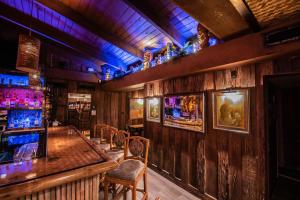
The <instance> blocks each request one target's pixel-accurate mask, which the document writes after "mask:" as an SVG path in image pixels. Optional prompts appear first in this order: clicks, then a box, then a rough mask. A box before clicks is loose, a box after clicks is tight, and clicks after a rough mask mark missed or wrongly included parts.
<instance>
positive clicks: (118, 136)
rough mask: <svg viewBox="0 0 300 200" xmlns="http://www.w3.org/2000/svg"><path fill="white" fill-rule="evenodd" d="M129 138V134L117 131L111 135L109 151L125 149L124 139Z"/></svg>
mask: <svg viewBox="0 0 300 200" xmlns="http://www.w3.org/2000/svg"><path fill="white" fill-rule="evenodd" d="M128 137H130V133H129V132H127V131H124V130H119V131H117V132H114V134H111V140H110V141H111V145H110V146H111V149H112V150H113V149H116V150H120V149H124V148H125V139H126V138H128Z"/></svg>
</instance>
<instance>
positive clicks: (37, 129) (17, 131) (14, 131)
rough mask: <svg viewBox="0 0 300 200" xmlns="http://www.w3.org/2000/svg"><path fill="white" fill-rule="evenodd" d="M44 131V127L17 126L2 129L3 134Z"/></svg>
mask: <svg viewBox="0 0 300 200" xmlns="http://www.w3.org/2000/svg"><path fill="white" fill-rule="evenodd" d="M33 131H45V128H19V129H9V130H6V131H4V134H23V133H25V132H33Z"/></svg>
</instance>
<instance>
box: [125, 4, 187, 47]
mask: <svg viewBox="0 0 300 200" xmlns="http://www.w3.org/2000/svg"><path fill="white" fill-rule="evenodd" d="M123 1H124V2H125V3H126V4H127V5H128V6H129V7H131V8H132V9H133V10H134V11H136V12H137V13H138V14H139V15H141V16H142V17H143V18H144V19H145V20H146V21H148V22H149V23H150V24H151V25H153V26H154V27H155V28H156V29H158V30H159V31H160V32H161V33H163V34H164V35H165V36H167V37H168V38H169V39H170V40H171V41H172V42H173V43H174V44H176V45H177V46H178V47H180V48H182V47H183V46H184V43H185V38H184V37H183V36H182V35H181V34H180V33H179V32H178V30H176V28H175V27H174V26H172V25H171V24H170V23H169V21H168V20H167V19H166V18H164V17H159V16H158V15H157V12H155V10H153V9H155V8H150V7H149V5H147V4H146V2H145V1H141V0H123Z"/></svg>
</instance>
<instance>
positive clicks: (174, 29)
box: [0, 0, 300, 68]
mask: <svg viewBox="0 0 300 200" xmlns="http://www.w3.org/2000/svg"><path fill="white" fill-rule="evenodd" d="M0 8H1V11H0V15H1V17H2V18H5V19H9V20H12V21H15V22H17V23H18V24H21V25H23V26H27V27H28V26H29V21H30V20H29V19H30V15H32V16H33V18H34V20H33V22H34V24H33V25H32V27H33V28H35V29H38V30H37V31H38V32H41V33H42V34H44V35H47V36H48V37H52V38H54V39H56V40H58V41H61V42H64V43H67V45H68V46H72V47H73V48H75V49H78V50H79V51H81V52H82V51H84V53H86V54H90V56H92V57H94V58H95V59H98V60H100V61H101V62H102V63H108V64H110V65H113V66H116V67H119V68H126V67H127V66H128V65H130V64H132V63H135V62H137V61H139V60H142V57H143V55H142V54H143V50H144V49H145V48H148V49H149V48H150V49H152V50H153V52H155V51H159V50H161V49H162V48H164V46H165V45H166V43H167V42H169V41H172V42H173V43H174V44H176V45H177V46H179V47H181V46H183V45H184V43H185V42H186V41H187V40H188V39H190V38H193V37H195V35H196V33H197V32H196V31H197V24H198V23H201V24H202V25H204V26H205V27H207V29H208V30H210V31H211V32H212V33H213V34H215V35H216V36H217V37H218V38H219V39H222V40H228V39H231V38H234V37H237V36H240V35H243V34H247V33H250V32H253V31H258V30H260V28H261V27H265V26H268V24H270V23H271V22H272V23H273V22H274V21H276V20H278V19H281V18H284V17H287V16H295V15H297V14H299V10H300V1H299V0H206V1H205V0H190V1H186V0H155V1H153V0H142V1H141V0H0ZM2 8H3V9H2ZM13 11H14V12H13ZM27 21H28V22H27ZM45 27H46V28H45Z"/></svg>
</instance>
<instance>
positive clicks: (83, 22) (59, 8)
mask: <svg viewBox="0 0 300 200" xmlns="http://www.w3.org/2000/svg"><path fill="white" fill-rule="evenodd" d="M37 2H39V3H40V4H42V5H43V6H46V7H48V8H50V9H52V10H54V11H56V12H58V13H59V14H61V15H63V16H65V17H67V18H68V19H71V20H72V21H73V22H75V23H76V24H78V25H80V26H82V27H83V28H85V29H87V30H89V31H91V32H93V33H94V34H95V35H97V36H98V37H100V38H102V39H104V40H106V41H108V42H110V43H112V44H114V45H116V46H117V47H119V48H121V49H123V50H125V51H126V52H128V53H129V54H132V55H134V56H136V57H138V58H141V59H142V57H143V52H142V51H141V50H140V49H138V48H137V47H135V46H132V45H130V44H128V43H126V42H125V41H124V40H122V39H121V38H119V37H118V36H117V35H114V34H112V33H109V32H108V31H106V30H103V28H101V27H100V26H99V25H97V24H96V23H94V22H92V21H91V20H89V19H87V18H86V17H84V16H83V15H81V14H79V13H77V12H76V11H75V10H73V9H72V8H70V7H68V6H66V5H65V4H64V3H61V2H59V1H52V0H37Z"/></svg>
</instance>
